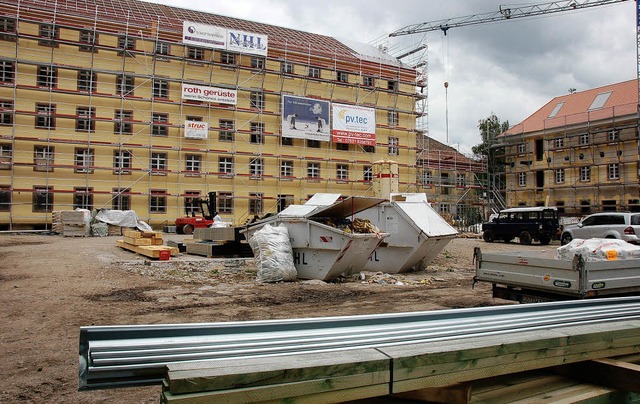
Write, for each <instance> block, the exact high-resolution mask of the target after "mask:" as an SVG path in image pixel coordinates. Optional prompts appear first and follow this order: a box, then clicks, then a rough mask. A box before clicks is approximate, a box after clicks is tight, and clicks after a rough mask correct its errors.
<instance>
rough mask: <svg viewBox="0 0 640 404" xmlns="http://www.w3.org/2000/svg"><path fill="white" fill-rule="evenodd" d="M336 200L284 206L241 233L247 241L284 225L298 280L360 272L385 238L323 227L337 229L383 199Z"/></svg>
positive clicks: (330, 197)
mask: <svg viewBox="0 0 640 404" xmlns="http://www.w3.org/2000/svg"><path fill="white" fill-rule="evenodd" d="M339 198H340V194H316V195H314V196H313V197H312V198H311V199H309V200H308V201H307V202H306V203H305V204H303V205H291V206H288V207H287V208H286V209H284V210H283V211H282V212H280V213H278V214H277V215H275V216H272V217H270V218H268V219H265V220H262V221H259V222H256V223H254V224H251V225H249V227H248V228H247V229H246V230H243V231H244V232H245V233H246V236H247V238H250V237H251V236H252V235H253V233H255V232H256V231H257V230H259V229H260V228H261V227H262V226H264V225H265V224H267V223H269V224H271V225H274V226H277V225H279V224H284V225H285V226H286V227H287V230H288V231H289V238H290V240H291V247H292V250H293V262H294V265H295V267H296V270H297V272H298V278H301V279H320V280H330V279H334V278H337V277H338V276H340V275H343V274H344V275H349V274H351V273H355V272H359V271H362V270H363V268H364V266H365V265H366V263H367V261H368V259H369V256H370V255H371V253H372V252H373V251H374V250H375V249H376V247H378V245H379V244H380V243H381V242H382V241H383V239H384V238H385V237H386V236H387V235H388V234H386V233H384V232H379V233H350V232H346V231H344V230H341V229H340V228H338V227H334V226H333V225H331V224H327V223H333V224H335V225H338V226H339V225H340V224H341V223H342V222H343V221H345V220H353V218H355V215H356V214H357V213H359V212H361V211H362V210H364V209H367V208H370V207H371V206H375V205H377V204H379V203H382V202H384V199H380V198H364V197H348V198H346V199H344V200H340V201H338V199H339ZM357 217H360V215H359V214H358V216H357Z"/></svg>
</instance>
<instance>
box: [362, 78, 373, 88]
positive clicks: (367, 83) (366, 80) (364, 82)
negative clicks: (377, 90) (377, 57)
mask: <svg viewBox="0 0 640 404" xmlns="http://www.w3.org/2000/svg"><path fill="white" fill-rule="evenodd" d="M362 85H363V86H365V87H375V85H376V79H375V78H373V77H372V76H362Z"/></svg>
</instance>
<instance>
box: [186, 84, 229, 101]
mask: <svg viewBox="0 0 640 404" xmlns="http://www.w3.org/2000/svg"><path fill="white" fill-rule="evenodd" d="M182 99H183V100H193V101H203V102H215V103H219V104H231V105H236V104H237V103H238V91H236V90H229V89H227V88H218V87H206V86H198V85H195V84H185V83H183V84H182Z"/></svg>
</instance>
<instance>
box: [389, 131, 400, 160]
mask: <svg viewBox="0 0 640 404" xmlns="http://www.w3.org/2000/svg"><path fill="white" fill-rule="evenodd" d="M398 142H399V139H398V138H397V137H394V136H389V156H397V155H398Z"/></svg>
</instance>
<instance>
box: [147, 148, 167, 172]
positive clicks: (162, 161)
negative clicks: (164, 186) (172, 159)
mask: <svg viewBox="0 0 640 404" xmlns="http://www.w3.org/2000/svg"><path fill="white" fill-rule="evenodd" d="M150 166H151V173H152V174H153V175H167V173H166V171H167V153H163V152H152V153H151V161H150Z"/></svg>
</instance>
